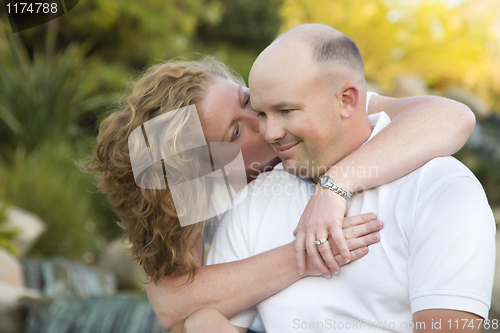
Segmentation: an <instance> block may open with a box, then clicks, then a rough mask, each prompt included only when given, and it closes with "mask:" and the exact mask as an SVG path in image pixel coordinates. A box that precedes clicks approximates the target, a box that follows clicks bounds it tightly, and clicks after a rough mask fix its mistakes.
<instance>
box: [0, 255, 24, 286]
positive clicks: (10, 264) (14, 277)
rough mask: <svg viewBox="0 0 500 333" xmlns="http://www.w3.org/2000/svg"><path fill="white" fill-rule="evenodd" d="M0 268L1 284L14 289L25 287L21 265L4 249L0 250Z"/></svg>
mask: <svg viewBox="0 0 500 333" xmlns="http://www.w3.org/2000/svg"><path fill="white" fill-rule="evenodd" d="M0 267H1V269H0V282H3V283H6V284H9V285H11V286H13V287H24V277H23V270H22V268H21V264H20V263H19V261H18V260H17V259H16V258H15V257H14V256H13V255H12V254H10V252H7V250H5V249H3V248H0Z"/></svg>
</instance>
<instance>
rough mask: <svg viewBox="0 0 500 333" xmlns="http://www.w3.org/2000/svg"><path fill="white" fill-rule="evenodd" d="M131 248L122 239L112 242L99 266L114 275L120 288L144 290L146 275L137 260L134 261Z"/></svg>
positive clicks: (102, 256)
mask: <svg viewBox="0 0 500 333" xmlns="http://www.w3.org/2000/svg"><path fill="white" fill-rule="evenodd" d="M130 248H131V245H130V244H129V243H127V242H126V241H124V240H123V239H122V238H117V239H115V240H113V241H111V242H110V243H109V244H108V245H107V246H106V248H105V249H104V251H103V252H102V254H101V257H100V260H99V265H100V266H102V267H104V268H105V269H107V270H109V271H111V272H112V273H114V275H115V276H116V281H117V284H118V288H121V289H138V290H144V288H145V284H144V281H146V275H145V274H144V271H143V270H142V268H141V266H140V265H139V263H138V262H137V260H132V255H131V254H130Z"/></svg>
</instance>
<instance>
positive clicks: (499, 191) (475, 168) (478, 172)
mask: <svg viewBox="0 0 500 333" xmlns="http://www.w3.org/2000/svg"><path fill="white" fill-rule="evenodd" d="M454 157H456V158H457V159H458V160H460V161H461V162H462V163H464V164H465V165H466V166H467V167H468V168H469V169H470V170H471V171H472V172H473V173H474V175H475V176H476V177H477V179H478V180H479V182H481V184H482V185H483V188H484V192H485V193H486V196H487V197H488V202H489V203H490V206H492V207H499V206H500V173H499V172H498V170H500V160H497V161H493V162H492V161H489V160H487V159H486V158H485V157H483V156H481V155H480V154H479V153H478V152H476V151H474V150H472V149H471V148H469V147H467V146H465V147H463V148H462V149H461V150H459V151H458V152H457V153H456V154H455V155H454Z"/></svg>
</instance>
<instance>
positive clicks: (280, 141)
mask: <svg viewBox="0 0 500 333" xmlns="http://www.w3.org/2000/svg"><path fill="white" fill-rule="evenodd" d="M249 84H250V89H251V91H252V101H251V103H252V109H253V110H254V111H255V112H256V113H258V115H259V117H260V133H261V134H263V135H264V137H265V139H266V141H267V142H268V143H269V144H270V145H271V146H272V147H273V149H274V150H275V151H276V153H277V154H278V156H279V157H280V159H281V160H282V162H283V163H282V166H281V167H280V166H278V167H276V168H275V169H274V170H273V171H272V172H270V173H266V174H262V175H260V176H259V178H258V179H257V180H256V181H255V182H254V183H252V184H250V185H249V193H248V196H247V198H246V199H245V200H244V201H243V202H242V203H241V204H240V205H239V206H236V207H235V208H233V209H232V210H231V211H230V212H229V213H227V214H226V215H225V216H224V218H223V220H222V225H221V227H219V229H218V231H217V233H216V235H215V238H214V242H213V243H212V244H213V246H212V248H211V250H210V253H209V256H208V261H207V262H208V263H209V264H214V263H222V262H229V261H235V260H240V259H244V258H247V257H250V256H253V255H256V254H259V253H262V252H265V251H267V250H270V249H273V248H275V247H278V246H281V245H284V244H287V243H289V242H290V241H292V240H293V235H292V232H293V230H294V229H295V227H296V223H297V221H298V220H299V218H300V216H301V213H302V211H303V209H304V208H305V206H306V204H307V202H308V200H309V198H310V197H311V195H312V193H313V191H314V188H315V185H316V183H317V182H318V181H319V182H320V183H321V187H322V188H323V189H322V190H324V191H334V192H335V193H337V194H339V195H342V196H344V195H346V193H344V192H343V191H342V188H340V187H338V186H336V185H335V184H333V182H332V180H331V179H329V177H323V174H324V173H325V171H326V170H328V169H329V168H330V167H331V166H332V165H334V164H335V163H336V162H338V161H339V160H341V159H342V158H343V157H345V156H346V155H348V154H349V153H351V152H352V151H354V150H355V149H357V148H359V147H360V146H361V145H363V144H364V143H365V142H367V141H369V140H370V139H371V138H372V137H373V136H374V135H376V134H377V133H378V132H379V131H381V130H382V129H383V128H384V127H385V126H387V125H388V124H389V123H390V119H389V117H388V116H387V115H386V114H384V113H380V114H377V115H374V116H369V117H368V116H367V115H366V108H365V106H366V83H365V79H364V67H363V62H362V59H361V56H360V53H359V50H358V48H357V46H356V44H355V43H354V42H353V41H352V40H351V39H350V38H348V37H347V36H345V35H344V34H342V33H340V32H338V31H337V30H335V29H333V28H331V27H328V26H324V25H318V24H310V25H301V26H298V27H296V28H294V29H292V30H290V31H288V32H286V33H285V34H283V35H281V36H280V37H279V38H277V40H276V41H275V42H273V43H272V44H271V45H270V46H269V47H268V48H266V49H265V50H264V51H263V52H262V53H261V55H260V56H259V57H258V59H257V60H256V61H255V63H254V65H253V67H252V70H251V72H250V78H249ZM394 162H395V163H397V161H394ZM366 171H367V170H365V172H366ZM347 207H348V208H349V215H358V214H363V213H367V212H374V213H375V214H377V216H378V218H379V219H380V220H382V221H384V229H383V230H382V231H381V232H380V235H381V241H380V243H379V244H376V245H372V247H371V248H370V253H369V254H368V255H367V256H366V258H364V259H363V260H359V261H356V262H352V263H350V264H348V265H347V266H346V267H344V268H343V270H342V271H341V272H340V274H338V275H336V276H332V277H331V278H329V279H325V278H321V277H319V278H318V277H306V278H303V279H301V280H299V281H298V282H296V283H294V284H293V285H291V286H290V287H288V288H286V289H285V290H283V291H281V292H279V293H277V294H275V295H274V296H272V297H269V298H268V299H266V300H265V301H263V302H261V303H259V304H258V305H257V306H256V307H255V308H252V309H249V310H248V311H246V312H244V313H242V314H241V315H239V316H236V317H235V318H233V319H232V320H231V322H232V323H233V324H234V325H235V326H237V327H243V328H244V327H249V326H250V325H251V323H252V321H253V319H254V318H255V316H256V314H257V312H258V313H259V314H260V316H261V318H262V321H263V324H264V326H265V328H266V331H267V332H269V333H272V332H294V331H307V332H313V331H314V332H323V331H325V332H332V331H351V330H357V331H361V332H364V331H368V330H369V331H370V332H371V331H374V332H377V331H396V332H435V331H436V330H440V331H441V332H455V331H457V332H479V331H480V330H481V324H482V321H483V320H484V319H486V318H488V311H489V306H490V300H491V291H492V285H493V273H494V259H495V258H494V253H495V252H494V249H495V238H494V235H495V224H494V219H493V215H492V212H491V209H490V207H489V206H488V202H487V199H486V196H485V193H484V191H483V189H482V187H481V184H480V183H479V182H478V180H477V179H476V178H475V177H474V175H473V174H472V173H471V172H470V171H469V170H468V169H467V168H466V167H465V166H464V165H463V164H461V163H460V162H458V161H457V160H455V159H454V158H452V157H443V158H437V159H434V160H432V161H430V162H428V163H427V164H426V165H424V166H423V167H421V168H420V169H417V170H416V171H414V172H412V173H410V174H409V175H407V176H405V177H402V178H400V179H398V180H397V181H394V182H391V183H388V184H386V185H382V186H379V187H377V188H374V189H370V190H366V191H364V192H362V193H358V194H355V195H353V196H352V198H349V200H348V201H347ZM327 237H328V235H326V237H325V238H327ZM323 243H324V242H323V241H322V240H319V241H318V242H317V244H318V245H317V246H318V248H320V247H322V246H325V244H323ZM249 292H251V291H249Z"/></svg>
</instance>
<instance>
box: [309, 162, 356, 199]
mask: <svg viewBox="0 0 500 333" xmlns="http://www.w3.org/2000/svg"><path fill="white" fill-rule="evenodd" d="M354 171H355V170H354V166H348V167H343V166H339V165H338V164H335V165H334V166H332V167H331V168H330V169H328V171H327V172H326V173H325V175H327V176H328V177H330V178H331V179H332V181H333V183H334V184H335V185H337V186H339V187H340V188H342V189H343V190H345V191H347V192H349V193H351V194H352V193H354V192H355V191H356V187H359V186H357V185H356V184H355V182H354ZM319 186H320V183H319V182H318V187H319Z"/></svg>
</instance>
